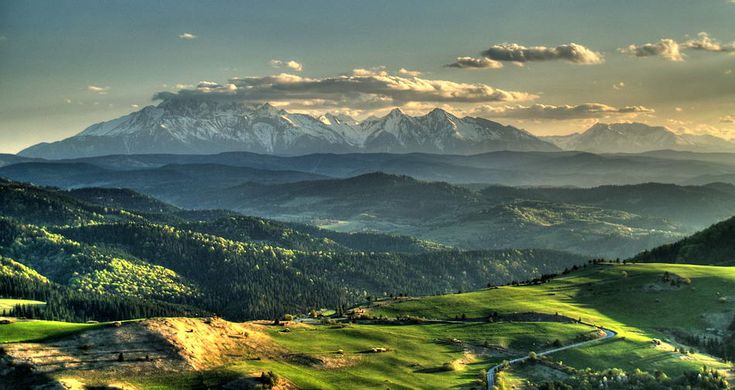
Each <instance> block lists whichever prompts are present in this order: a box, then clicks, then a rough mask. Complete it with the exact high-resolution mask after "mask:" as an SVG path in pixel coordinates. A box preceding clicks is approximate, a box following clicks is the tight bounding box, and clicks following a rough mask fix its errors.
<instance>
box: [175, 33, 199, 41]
mask: <svg viewBox="0 0 735 390" xmlns="http://www.w3.org/2000/svg"><path fill="white" fill-rule="evenodd" d="M197 38H199V37H198V36H196V35H194V34H192V33H190V32H185V33H183V34H179V39H183V40H185V41H191V40H193V39H197Z"/></svg>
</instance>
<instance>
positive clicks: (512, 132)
mask: <svg viewBox="0 0 735 390" xmlns="http://www.w3.org/2000/svg"><path fill="white" fill-rule="evenodd" d="M497 150H534V151H553V150H558V148H557V147H556V146H554V145H552V144H550V143H548V142H546V141H542V140H540V139H539V138H537V137H535V136H533V135H531V134H530V133H528V132H526V131H523V130H520V129H517V128H515V127H512V126H503V125H501V124H499V123H496V122H492V121H489V120H485V119H480V118H471V117H465V118H458V117H456V116H454V115H452V114H450V113H448V112H446V111H443V110H440V109H435V110H433V111H431V112H430V113H428V114H426V115H424V116H418V117H413V116H409V115H406V114H404V113H403V112H401V111H400V110H398V109H396V110H393V111H391V113H390V114H388V115H386V116H385V117H383V118H377V119H376V118H371V119H368V120H365V121H363V122H358V121H356V120H354V119H352V118H350V117H348V116H345V115H332V114H325V115H322V116H320V117H319V118H314V117H312V116H309V115H305V114H296V113H289V112H287V111H285V110H281V109H278V108H276V107H273V106H272V105H270V104H268V103H265V104H262V105H248V104H244V103H239V102H217V101H203V100H193V99H191V100H184V99H175V100H167V101H164V102H162V103H160V104H159V105H158V106H148V107H145V108H143V109H141V110H140V111H137V112H133V113H131V114H128V115H125V116H123V117H120V118H117V119H113V120H111V121H107V122H102V123H98V124H95V125H92V126H90V127H89V128H87V129H85V130H84V131H82V132H81V133H79V134H77V135H75V136H73V137H70V138H67V139H65V140H62V141H58V142H53V143H41V144H38V145H34V146H31V147H29V148H27V149H25V150H23V151H21V152H20V153H19V154H20V155H22V156H28V157H43V158H52V159H60V158H75V157H88V156H99V155H109V154H144V153H179V154H205V153H220V152H228V151H248V152H255V153H265V154H282V155H295V154H309V153H344V152H361V151H367V152H378V151H380V152H427V153H453V154H469V153H481V152H488V151H497Z"/></svg>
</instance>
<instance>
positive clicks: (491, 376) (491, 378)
mask: <svg viewBox="0 0 735 390" xmlns="http://www.w3.org/2000/svg"><path fill="white" fill-rule="evenodd" d="M585 325H589V326H594V325H592V324H585ZM595 328H597V329H600V330H602V331H603V332H605V336H604V337H600V338H597V339H594V340H587V341H582V342H579V343H574V344H569V345H565V346H563V347H558V348H552V349H549V350H546V351H543V352H538V353H536V356H545V355H550V354H552V353H555V352H560V351H564V350H567V349H572V348H580V347H586V346H588V345H592V344H595V343H599V342H600V341H602V340H607V339H609V338H612V337H615V336H616V335H617V332H615V331H613V330H610V329H606V328H602V327H598V326H595ZM528 359H529V357H528V355H526V356H523V357H519V358H515V359H513V360H508V364H516V363H523V362H525V361H526V360H528ZM502 365H503V363H501V364H497V365H495V366H492V367H490V368H489V369H488V370H487V388H488V390H492V389H493V386H495V375H496V374H497V371H498V369H499V368H500V367H501V366H502Z"/></svg>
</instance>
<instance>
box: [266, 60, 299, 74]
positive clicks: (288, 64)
mask: <svg viewBox="0 0 735 390" xmlns="http://www.w3.org/2000/svg"><path fill="white" fill-rule="evenodd" d="M270 65H271V66H272V67H274V68H289V69H291V70H295V71H296V72H301V71H302V70H304V66H303V65H301V64H300V63H298V62H296V61H294V60H288V61H284V60H270Z"/></svg>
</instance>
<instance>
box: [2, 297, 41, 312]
mask: <svg viewBox="0 0 735 390" xmlns="http://www.w3.org/2000/svg"><path fill="white" fill-rule="evenodd" d="M45 304H46V303H44V302H41V301H33V300H30V299H6V298H0V313H2V311H3V310H11V309H12V308H13V307H14V306H15V305H45Z"/></svg>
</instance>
